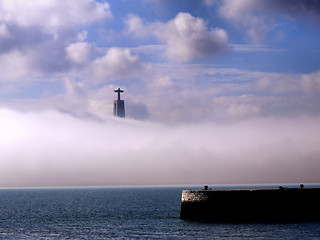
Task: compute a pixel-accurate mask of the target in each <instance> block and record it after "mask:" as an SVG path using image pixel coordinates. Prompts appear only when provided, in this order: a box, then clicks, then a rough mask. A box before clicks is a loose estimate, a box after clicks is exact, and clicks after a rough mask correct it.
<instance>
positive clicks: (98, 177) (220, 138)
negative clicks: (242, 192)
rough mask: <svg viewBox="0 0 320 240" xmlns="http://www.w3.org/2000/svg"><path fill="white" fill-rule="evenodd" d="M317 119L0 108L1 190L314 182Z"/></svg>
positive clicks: (318, 152)
mask: <svg viewBox="0 0 320 240" xmlns="http://www.w3.org/2000/svg"><path fill="white" fill-rule="evenodd" d="M319 122H320V118H319V117H301V118H295V119H291V118H275V117H274V118H254V119H249V120H243V121H238V122H225V123H217V122H201V123H197V124H179V123H178V124H176V125H165V124H160V123H152V122H148V121H135V120H130V119H118V118H108V119H106V120H104V121H97V120H90V119H80V118H77V117H73V116H71V115H68V114H64V113H60V112H55V111H44V112H25V113H22V112H16V111H12V110H7V109H1V110H0V132H1V135H0V147H1V151H0V166H1V167H0V187H32V186H96V185H98V186H104V185H181V184H200V185H203V184H229V183H238V184H241V183H252V184H254V183H279V182H284V183H299V182H304V183H308V182H320V178H319V170H320V161H319V156H320V149H319V148H318V143H319V142H320V126H319V124H318V123H319Z"/></svg>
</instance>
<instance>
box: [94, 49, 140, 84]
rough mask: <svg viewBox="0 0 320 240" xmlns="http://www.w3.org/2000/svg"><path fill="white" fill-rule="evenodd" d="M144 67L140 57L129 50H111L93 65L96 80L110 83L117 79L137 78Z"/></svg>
mask: <svg viewBox="0 0 320 240" xmlns="http://www.w3.org/2000/svg"><path fill="white" fill-rule="evenodd" d="M141 68H142V65H141V62H140V59H139V57H138V56H136V55H133V54H132V53H131V51H130V49H128V48H115V47H113V48H110V49H109V50H108V51H107V52H106V54H105V55H104V56H103V57H101V58H98V59H96V60H95V61H94V62H93V63H92V69H93V75H94V77H95V78H94V80H92V82H96V83H97V82H108V81H112V80H115V79H122V78H130V79H132V78H135V77H136V76H137V74H140V73H139V71H140V70H141Z"/></svg>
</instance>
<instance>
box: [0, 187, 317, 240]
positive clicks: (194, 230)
mask: <svg viewBox="0 0 320 240" xmlns="http://www.w3.org/2000/svg"><path fill="white" fill-rule="evenodd" d="M182 189H188V188H187V187H147V188H143V187H128V188H124V187H121V188H65V189H58V188H57V189H3V190H0V239H320V222H311V223H290V224H289V223H283V224H276V223H273V224H216V223H215V224H212V223H198V222H187V221H183V220H180V219H179V213H180V200H181V190H182ZM193 189H195V188H193ZM319 204H320V203H319Z"/></svg>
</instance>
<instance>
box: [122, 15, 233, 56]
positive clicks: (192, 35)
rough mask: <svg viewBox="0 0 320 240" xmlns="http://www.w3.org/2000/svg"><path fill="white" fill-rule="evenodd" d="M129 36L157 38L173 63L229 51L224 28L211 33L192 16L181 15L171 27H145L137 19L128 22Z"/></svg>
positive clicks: (149, 24) (154, 25) (150, 25)
mask: <svg viewBox="0 0 320 240" xmlns="http://www.w3.org/2000/svg"><path fill="white" fill-rule="evenodd" d="M126 23H127V26H128V32H130V33H132V34H133V35H135V36H139V37H145V36H147V35H150V34H153V35H154V36H155V37H156V38H157V39H159V40H160V41H162V42H164V43H165V44H166V55H167V57H168V58H169V59H171V60H174V61H178V62H185V61H189V60H192V59H194V58H199V57H205V56H211V55H214V54H217V53H219V52H221V51H223V50H225V49H226V46H227V42H228V35H227V33H226V31H224V30H223V29H220V28H215V29H208V28H207V26H206V23H205V21H204V20H203V19H201V18H196V17H193V16H192V15H191V14H189V13H178V14H177V16H176V17H175V18H174V19H172V20H171V21H169V22H167V23H161V22H155V23H145V22H144V21H143V20H142V19H140V18H139V17H137V16H130V17H129V18H128V19H127V21H126Z"/></svg>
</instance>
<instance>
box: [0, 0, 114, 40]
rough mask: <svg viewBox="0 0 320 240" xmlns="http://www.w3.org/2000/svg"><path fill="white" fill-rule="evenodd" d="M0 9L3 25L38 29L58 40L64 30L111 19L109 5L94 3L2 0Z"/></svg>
mask: <svg viewBox="0 0 320 240" xmlns="http://www.w3.org/2000/svg"><path fill="white" fill-rule="evenodd" d="M0 9H1V11H0V21H1V22H5V23H6V24H14V25H17V26H21V27H26V28H28V27H33V26H39V27H41V28H42V29H43V30H44V31H48V32H49V33H51V34H54V35H55V37H58V31H60V30H61V29H66V28H72V27H74V26H78V25H81V24H82V25H86V24H90V23H92V22H96V21H101V20H104V19H106V18H109V19H110V18H112V14H111V11H110V8H109V5H108V3H99V2H95V1H92V0H81V1H74V0H66V1H63V2H57V1H54V0H44V1H34V0H33V1H21V0H3V1H1V3H0Z"/></svg>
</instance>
